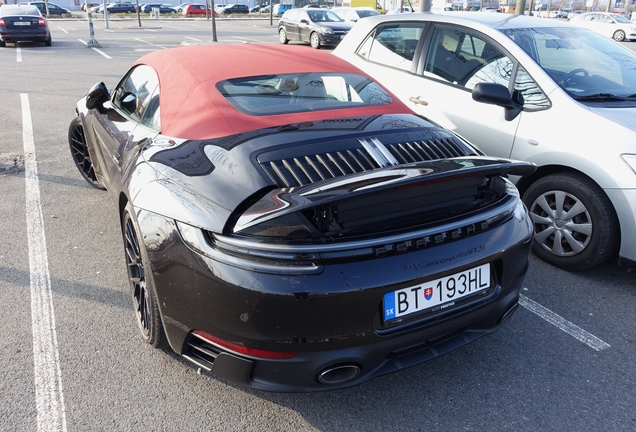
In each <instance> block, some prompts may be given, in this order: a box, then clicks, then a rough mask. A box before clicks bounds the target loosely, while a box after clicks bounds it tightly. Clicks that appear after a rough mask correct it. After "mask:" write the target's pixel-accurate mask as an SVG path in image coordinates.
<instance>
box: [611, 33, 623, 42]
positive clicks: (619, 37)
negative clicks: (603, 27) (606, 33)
mask: <svg viewBox="0 0 636 432" xmlns="http://www.w3.org/2000/svg"><path fill="white" fill-rule="evenodd" d="M612 38H613V39H614V40H615V41H616V42H623V41H624V40H625V32H624V31H623V30H616V31H615V32H614V34H613V35H612Z"/></svg>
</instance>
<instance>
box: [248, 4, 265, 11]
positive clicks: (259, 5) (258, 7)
mask: <svg viewBox="0 0 636 432" xmlns="http://www.w3.org/2000/svg"><path fill="white" fill-rule="evenodd" d="M266 6H268V5H267V4H265V3H263V4H258V5H256V6H254V7H253V8H251V9H250V12H251V13H256V12H261V13H262V12H264V11H263V10H262V9H263V8H265V7H266Z"/></svg>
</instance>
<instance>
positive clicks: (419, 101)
mask: <svg viewBox="0 0 636 432" xmlns="http://www.w3.org/2000/svg"><path fill="white" fill-rule="evenodd" d="M421 97H422V96H418V97H414V96H411V97H410V98H409V100H410V101H411V102H413V103H414V104H418V105H423V106H428V102H426V101H425V100H422V99H421Z"/></svg>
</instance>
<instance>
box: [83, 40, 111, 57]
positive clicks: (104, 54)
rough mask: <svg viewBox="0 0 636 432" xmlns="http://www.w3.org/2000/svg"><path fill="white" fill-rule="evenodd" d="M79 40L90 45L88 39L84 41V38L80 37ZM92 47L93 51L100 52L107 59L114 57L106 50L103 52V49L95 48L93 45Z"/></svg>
mask: <svg viewBox="0 0 636 432" xmlns="http://www.w3.org/2000/svg"><path fill="white" fill-rule="evenodd" d="M78 41H80V42H81V43H83V44H84V45H86V46H88V42H86V41H84V40H82V39H78ZM91 49H92V50H93V51H96V52H98V53H100V54H101V55H103V56H104V57H106V58H107V59H112V57H111V56H109V55H108V54H106V53H105V52H103V51H102V50H98V49H97V48H95V47H91Z"/></svg>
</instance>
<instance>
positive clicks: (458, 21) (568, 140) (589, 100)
mask: <svg viewBox="0 0 636 432" xmlns="http://www.w3.org/2000/svg"><path fill="white" fill-rule="evenodd" d="M363 42H364V43H363ZM334 54H335V55H337V56H339V57H342V58H344V59H347V60H348V61H350V62H351V63H353V64H355V65H357V66H358V67H360V68H361V69H363V70H365V71H366V72H367V73H369V74H370V75H371V76H373V77H374V78H375V79H377V80H378V81H380V82H381V83H382V84H383V85H385V86H386V87H388V88H389V89H390V90H392V91H393V93H395V94H397V95H398V97H400V99H401V100H402V101H404V102H406V103H407V104H408V105H409V106H410V107H411V108H413V109H414V110H415V111H416V112H418V113H420V114H422V115H424V116H426V117H428V118H430V119H432V120H434V121H436V122H438V123H439V124H441V125H442V126H445V127H447V128H450V129H453V130H454V131H456V132H457V133H459V134H460V135H462V136H463V137H465V138H466V139H468V140H469V141H471V142H473V143H474V144H475V145H477V146H478V147H479V148H480V149H481V150H483V151H484V152H485V153H486V154H488V155H491V156H501V157H510V158H514V159H521V160H527V161H531V162H534V163H535V164H537V165H538V166H539V168H538V169H537V171H536V172H535V173H534V174H533V175H532V176H529V177H526V178H524V179H521V180H520V181H519V182H518V183H517V186H518V187H519V189H520V191H521V192H522V193H523V197H524V202H525V203H526V205H527V206H528V208H529V209H530V213H531V216H532V218H533V221H534V227H535V231H536V235H535V242H534V246H533V251H534V252H535V254H536V255H537V256H539V257H540V258H542V259H543V260H545V261H547V262H549V263H551V264H553V265H556V266H559V267H562V268H565V269H570V270H580V269H587V268H591V267H593V266H595V265H597V264H600V263H602V262H604V261H606V260H607V259H609V258H610V257H613V256H615V254H616V252H618V253H619V262H620V264H623V265H627V266H630V267H634V266H635V264H636V237H634V235H633V233H634V232H636V177H635V174H636V122H634V121H633V119H634V118H636V97H635V95H636V54H635V53H634V52H633V51H631V50H629V49H627V48H625V47H623V46H621V45H620V44H617V43H615V42H614V41H612V40H609V39H606V38H604V37H601V36H599V35H597V34H596V33H593V32H590V31H589V30H587V29H582V28H578V27H575V26H572V25H570V24H569V23H567V22H563V21H558V20H546V19H540V18H533V17H527V16H522V15H509V14H486V13H478V14H476V13H464V12H453V13H448V14H434V15H433V14H426V15H411V16H409V17H408V19H403V18H402V17H400V16H392V17H370V18H367V19H364V20H361V21H360V22H359V23H357V24H356V25H355V26H354V27H353V29H352V31H351V32H350V33H349V35H348V36H347V37H346V38H345V40H344V41H343V42H342V43H341V44H340V45H339V46H338V47H337V48H336V49H335V50H334ZM563 125H568V126H567V127H565V128H564V127H563Z"/></svg>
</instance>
